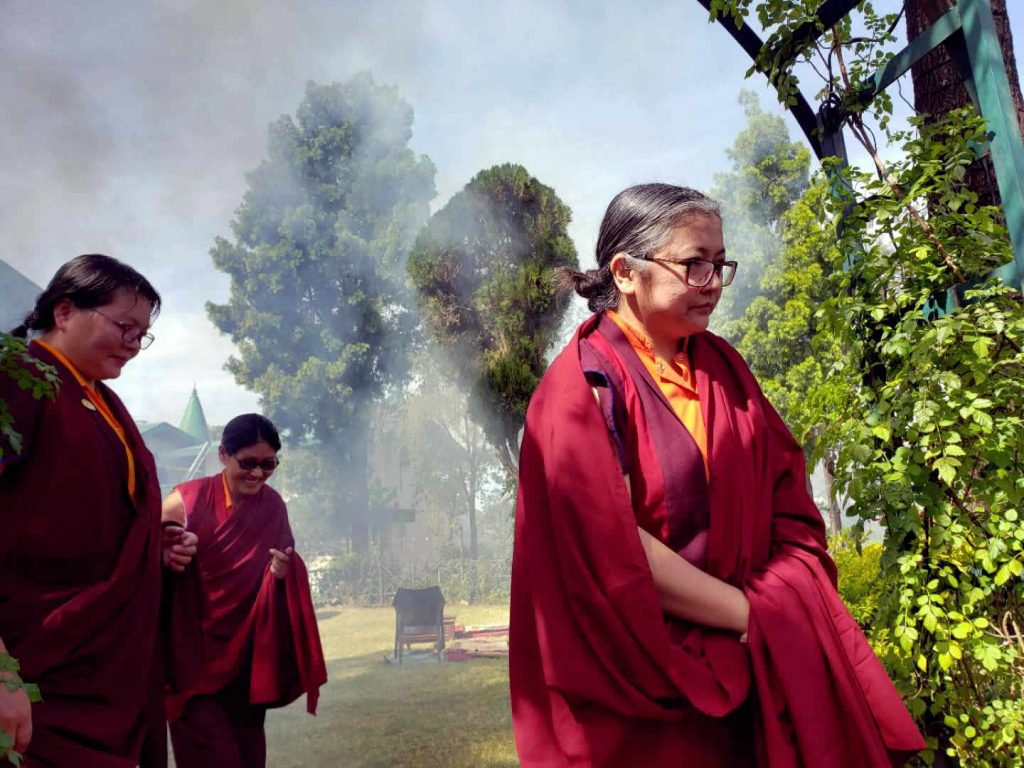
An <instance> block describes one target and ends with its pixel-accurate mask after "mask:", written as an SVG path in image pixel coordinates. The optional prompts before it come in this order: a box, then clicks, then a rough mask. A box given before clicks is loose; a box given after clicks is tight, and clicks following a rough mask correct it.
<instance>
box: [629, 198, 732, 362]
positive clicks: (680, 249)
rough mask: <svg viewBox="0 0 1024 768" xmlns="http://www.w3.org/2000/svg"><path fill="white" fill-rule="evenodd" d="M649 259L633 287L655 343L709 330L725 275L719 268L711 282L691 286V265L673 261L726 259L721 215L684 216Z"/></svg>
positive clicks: (639, 314) (640, 317)
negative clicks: (648, 263)
mask: <svg viewBox="0 0 1024 768" xmlns="http://www.w3.org/2000/svg"><path fill="white" fill-rule="evenodd" d="M650 258H651V261H652V264H651V266H650V268H649V269H648V270H647V271H646V272H645V273H643V274H642V275H638V276H637V279H635V280H634V281H633V283H634V286H635V288H634V289H633V291H632V293H633V301H634V304H635V313H636V315H637V320H639V321H640V323H641V324H642V325H643V327H644V330H646V331H647V334H648V335H649V336H650V337H651V339H652V340H654V341H656V342H657V341H663V342H664V341H668V342H671V343H676V342H678V341H679V339H681V338H683V337H685V336H691V335H692V334H695V333H699V332H701V331H704V330H707V327H708V321H709V319H710V317H711V313H712V312H713V311H714V309H715V306H716V305H717V304H718V299H719V298H720V297H721V295H722V278H721V275H720V274H718V273H716V274H715V275H714V276H713V277H712V278H711V282H709V283H708V284H707V285H705V286H703V287H701V288H692V287H690V286H689V285H687V283H686V279H685V278H686V270H687V268H686V267H685V266H683V265H682V264H674V263H671V262H678V261H686V260H687V259H706V260H708V261H714V262H721V261H724V260H725V244H724V242H723V239H722V222H721V221H720V220H719V218H718V217H717V216H709V215H703V214H701V215H697V216H694V217H692V218H689V219H687V220H685V221H684V222H683V223H682V224H681V225H680V226H678V227H675V228H674V229H673V230H672V236H671V238H670V239H669V241H668V242H667V243H666V244H665V245H663V246H662V247H661V248H659V249H658V250H656V251H655V252H654V253H652V254H651V256H650Z"/></svg>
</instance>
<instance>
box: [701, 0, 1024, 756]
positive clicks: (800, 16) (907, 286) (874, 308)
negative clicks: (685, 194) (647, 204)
mask: <svg viewBox="0 0 1024 768" xmlns="http://www.w3.org/2000/svg"><path fill="white" fill-rule="evenodd" d="M814 5H816V4H812V3H810V2H806V3H805V2H797V3H787V2H783V1H782V0H737V1H736V2H732V1H730V0H713V2H712V6H713V8H714V10H715V11H716V12H720V13H730V14H735V13H740V12H743V11H746V10H748V9H750V8H756V10H757V13H758V16H759V21H760V22H761V25H762V27H763V28H765V29H766V30H767V32H768V35H769V40H768V44H767V45H766V47H765V49H764V51H763V53H762V55H761V56H760V57H759V59H758V62H757V67H758V68H759V69H760V70H761V71H763V72H769V73H771V76H772V79H773V82H774V83H776V85H777V87H778V88H779V92H780V97H781V98H782V100H783V101H787V100H789V99H790V98H791V96H792V93H793V88H795V87H796V85H797V83H796V77H795V75H794V68H793V64H792V61H791V59H792V57H791V56H790V55H789V54H795V58H796V60H797V62H800V61H810V60H812V59H813V60H814V61H815V62H816V63H818V64H820V65H821V66H819V68H818V70H817V71H818V73H819V74H821V75H822V76H823V78H824V83H823V89H822V93H823V95H825V96H827V97H828V98H829V100H830V102H831V104H832V107H833V108H834V109H845V110H846V112H845V120H846V125H847V127H848V128H849V130H850V132H851V133H852V134H853V136H854V138H855V139H856V140H857V141H858V142H859V143H860V144H861V145H862V146H863V147H864V149H865V150H866V152H867V154H868V157H869V158H870V161H871V163H872V165H873V171H874V172H873V173H872V174H868V173H865V172H861V171H859V170H846V171H844V172H842V173H838V170H839V169H837V168H835V167H834V166H831V164H830V167H831V168H832V170H833V171H834V172H836V173H835V175H836V183H835V184H834V185H833V187H832V189H833V195H832V196H831V197H830V211H829V213H830V216H831V218H832V220H833V221H834V222H836V224H837V225H841V226H837V229H836V234H837V238H838V242H839V251H840V253H842V254H843V255H844V257H846V259H845V261H846V266H847V267H848V268H847V269H845V270H844V269H840V268H839V267H840V263H839V262H838V261H837V263H836V264H835V265H834V267H835V268H834V270H833V276H834V278H835V283H834V286H835V291H834V296H833V297H832V298H830V299H829V300H828V301H827V302H826V303H825V304H824V306H823V308H822V310H821V321H820V323H819V327H818V333H819V337H820V338H821V339H823V340H825V341H826V342H827V343H830V344H833V345H835V348H836V350H837V352H838V354H837V355H836V357H835V359H834V360H833V361H832V365H831V368H830V370H829V376H828V377H827V378H826V379H825V380H824V381H822V382H821V383H820V385H819V386H817V387H816V388H815V391H812V392H809V393H808V397H807V402H808V407H809V408H810V407H811V404H813V403H817V404H818V409H819V413H820V417H821V423H822V424H823V425H824V426H825V427H826V429H825V430H824V432H823V434H822V435H821V436H820V439H821V440H822V441H824V442H829V443H831V444H832V445H833V446H836V448H837V451H838V453H837V461H836V480H837V485H838V487H839V488H841V489H842V490H843V491H845V493H846V494H847V495H848V497H849V498H850V499H851V500H852V502H853V504H852V507H851V511H852V512H853V513H854V514H856V515H859V516H860V517H861V518H863V519H864V520H865V521H867V520H875V519H880V520H881V521H882V522H883V525H884V531H885V539H884V542H883V548H884V551H883V554H882V558H881V566H882V578H881V580H880V583H881V584H882V585H883V589H882V590H881V591H880V594H879V602H878V606H877V610H876V612H875V614H874V617H873V619H872V622H871V627H870V637H871V640H872V642H873V644H874V645H875V647H876V649H877V650H878V651H879V653H880V654H881V656H882V658H883V660H884V661H885V663H886V665H887V667H888V668H889V670H890V672H891V673H892V674H893V675H894V677H895V679H896V681H897V684H898V685H899V687H900V688H901V689H902V690H903V691H904V693H905V695H906V696H907V698H908V703H909V705H910V708H911V711H912V712H913V713H914V715H915V716H916V717H918V719H919V722H920V723H921V725H922V727H923V728H924V730H925V733H926V735H927V736H928V739H929V747H930V750H929V751H928V752H926V753H925V754H923V755H922V756H921V758H920V760H919V762H921V763H930V762H931V761H932V760H933V759H935V761H936V764H940V765H950V764H962V765H970V766H981V767H983V768H995V767H996V766H999V767H1002V766H1019V765H1021V764H1022V763H1024V742H1022V741H1021V739H1020V733H1021V730H1022V728H1024V697H1022V696H1021V690H1022V688H1024V635H1022V627H1024V579H1022V578H1021V577H1022V574H1024V522H1022V520H1021V515H1020V510H1021V502H1022V501H1024V483H1021V481H1020V462H1021V456H1022V455H1024V429H1022V427H1024V424H1022V416H1021V410H1022V407H1024V377H1022V376H1021V372H1022V370H1024V369H1022V366H1024V307H1022V304H1021V301H1020V296H1019V294H1017V293H1015V292H1014V291H1012V290H1010V289H1008V288H1006V287H1005V286H1001V285H997V284H984V283H976V284H975V285H974V288H973V290H972V289H970V288H969V289H968V290H967V291H966V298H967V299H968V301H967V302H966V303H965V304H964V305H963V306H961V307H960V308H959V309H958V311H957V312H955V313H953V314H951V315H948V316H945V317H939V318H937V319H936V318H928V317H926V315H925V309H924V308H925V306H926V302H927V300H928V298H929V297H930V296H931V295H932V294H933V293H934V292H936V291H940V290H942V291H944V290H945V289H946V288H948V287H949V286H951V285H953V284H956V283H961V282H963V281H965V280H972V279H975V280H976V279H978V278H981V277H982V276H983V275H984V274H986V273H987V271H988V270H990V269H991V268H992V267H994V266H997V265H1000V264H1003V263H1005V262H1007V261H1009V260H1010V247H1009V240H1008V237H1007V233H1006V229H1005V226H1004V225H1003V223H1002V215H1001V211H1000V210H999V209H998V208H997V207H993V206H986V205H984V204H982V202H983V201H982V200H980V199H979V195H978V193H977V191H975V190H973V189H972V188H971V187H970V186H969V185H968V183H967V181H966V180H967V178H968V167H969V166H970V165H971V164H972V163H973V162H974V160H975V158H976V156H977V148H978V147H981V146H984V145H985V143H986V129H985V127H984V126H983V125H982V124H981V122H980V121H979V120H978V119H977V117H976V116H973V115H972V114H971V113H970V112H969V111H964V110H953V111H951V112H949V113H948V114H947V115H946V116H945V118H944V119H943V120H942V121H934V120H932V119H928V118H926V117H917V118H914V119H913V120H912V121H911V122H912V129H911V130H910V131H906V132H894V131H893V129H892V126H891V125H890V118H891V114H892V111H891V99H890V98H889V97H887V96H883V97H882V98H880V99H876V100H875V101H874V102H873V103H872V104H871V106H870V107H869V108H864V107H863V106H861V105H860V102H859V99H858V96H859V94H860V93H861V92H863V89H864V87H865V84H866V83H868V82H869V78H870V75H871V73H873V72H874V71H875V70H876V69H877V68H878V67H879V66H880V65H881V64H883V63H885V62H887V61H888V60H889V58H890V56H891V54H892V52H893V51H894V49H895V48H896V47H897V46H898V44H899V43H898V41H896V40H895V37H894V30H895V29H896V27H897V26H898V21H899V13H898V12H894V13H892V14H877V13H876V12H875V11H874V9H873V7H872V6H871V5H870V4H862V5H861V6H859V7H858V8H857V12H856V14H855V17H856V18H855V19H845V20H843V21H842V22H840V23H838V24H835V25H834V26H832V27H830V28H829V29H827V30H824V31H823V32H824V34H822V35H821V36H820V37H819V38H817V39H816V40H814V41H813V42H806V43H804V44H800V45H799V46H798V47H797V48H795V49H794V48H793V47H792V46H789V45H787V44H786V43H784V42H782V36H783V35H785V34H786V33H787V32H789V31H791V30H793V29H795V28H798V27H800V25H801V24H803V23H805V22H810V24H811V26H812V28H813V25H814V24H815V21H814V19H813V14H814V11H815V8H814ZM913 5H917V6H920V5H922V3H920V2H918V3H915V4H913ZM855 26H856V28H857V34H856V35H854V34H853V29H854V27H855ZM805 71H809V70H805ZM882 146H885V147H887V150H888V151H887V152H886V155H887V156H892V155H894V154H896V159H895V160H890V159H888V157H886V158H883V156H882V154H881V152H880V147H882ZM824 404H827V407H825V405H824ZM950 761H953V762H952V763H951V762H950Z"/></svg>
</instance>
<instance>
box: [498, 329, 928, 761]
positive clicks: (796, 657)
mask: <svg viewBox="0 0 1024 768" xmlns="http://www.w3.org/2000/svg"><path fill="white" fill-rule="evenodd" d="M597 324H598V318H596V317H594V318H591V319H589V320H588V321H587V322H585V323H584V324H583V325H582V326H581V328H580V330H579V331H578V332H577V335H576V336H575V337H574V338H573V340H572V341H571V342H570V344H569V345H568V346H567V348H566V349H565V350H564V351H563V352H562V353H561V354H560V355H559V356H558V357H557V358H556V360H555V361H554V362H553V363H552V365H551V367H550V368H549V369H548V371H547V373H546V374H545V376H544V378H543V380H542V382H541V384H540V386H539V387H538V389H537V391H536V392H535V394H534V397H533V400H532V401H531V404H530V408H529V410H528V413H527V420H526V429H525V432H524V436H523V446H522V451H521V456H520V482H519V497H518V504H517V514H516V533H515V537H516V538H515V553H514V558H513V572H512V606H511V610H512V617H511V622H512V625H511V630H510V632H511V634H510V659H509V669H510V678H511V695H512V712H513V722H514V726H515V733H516V742H517V748H518V750H519V755H520V759H521V761H522V763H523V765H524V766H528V767H529V766H552V767H554V766H559V767H561V766H570V765H572V766H591V765H593V766H598V765H630V764H645V765H654V766H657V765H666V766H667V765H676V764H680V761H684V762H685V761H686V760H689V762H685V764H687V765H688V766H689V765H692V766H703V765H706V766H714V765H721V764H722V763H720V762H715V758H714V756H713V755H688V752H687V750H688V747H689V744H688V743H687V739H686V737H685V734H686V728H685V727H682V726H684V725H685V724H686V723H688V722H692V721H693V719H694V718H695V717H705V716H710V717H715V718H721V717H725V716H728V715H730V713H734V712H736V711H737V710H738V709H739V708H741V707H743V706H750V707H751V708H752V709H753V720H754V724H753V729H752V732H751V733H747V734H737V738H750V739H752V740H753V741H754V742H755V748H756V752H757V764H758V765H761V766H769V767H770V768H778V767H784V766H785V767H788V766H807V767H809V768H813V767H815V766H829V767H830V768H832V767H837V768H867V767H868V766H872V767H874V766H879V765H888V764H893V765H898V764H900V763H901V762H903V761H904V760H905V759H906V758H907V757H909V755H911V754H912V753H913V752H914V751H916V750H919V749H921V748H923V746H924V744H923V740H922V739H921V736H920V734H919V732H918V731H917V729H916V727H915V726H914V724H913V721H912V720H911V718H910V716H909V715H908V714H907V712H906V709H905V708H904V706H903V703H902V701H901V700H900V697H899V695H898V693H897V692H896V690H895V688H894V687H893V685H892V683H891V682H890V681H889V679H888V677H887V676H886V674H885V670H884V669H883V667H882V666H881V664H880V663H879V662H878V660H877V658H876V657H875V656H874V654H873V653H872V652H871V649H870V647H869V646H868V644H867V641H866V639H865V638H864V636H863V634H862V633H861V632H860V630H859V629H858V628H857V626H856V623H855V622H854V621H853V619H852V618H851V617H850V615H849V613H848V612H847V611H846V609H845V608H844V607H843V606H842V603H841V601H840V600H839V598H838V595H837V594H836V591H835V569H834V566H833V564H832V561H831V559H830V558H829V557H828V554H827V552H826V548H825V542H824V529H823V524H822V521H821V515H820V513H819V512H818V510H817V508H816V507H815V506H814V503H813V501H812V500H811V499H810V498H809V496H808V494H807V491H806V481H805V475H804V464H803V456H802V452H801V451H800V449H799V446H798V445H797V444H796V442H795V441H794V440H793V438H792V436H791V435H790V434H789V432H788V430H787V429H786V427H785V425H784V424H783V423H782V421H781V419H779V417H778V415H777V414H776V413H775V411H774V410H773V409H772V407H771V406H770V405H769V404H768V402H767V401H766V400H765V398H764V396H763V394H762V393H761V391H760V388H759V387H758V385H757V383H756V381H755V380H754V378H753V376H752V375H751V374H750V372H749V370H748V369H747V367H746V365H745V363H744V362H743V361H742V359H741V358H740V357H739V355H738V354H737V353H736V352H735V351H734V350H733V349H732V348H731V347H729V346H728V344H726V343H725V342H724V341H722V340H721V339H718V338H717V337H715V336H714V335H713V334H710V333H702V334H699V335H697V336H694V337H691V339H690V342H689V347H688V349H689V352H690V355H691V364H692V367H693V370H694V373H695V375H696V379H697V388H698V391H699V392H700V396H701V405H702V410H703V413H704V418H705V424H706V427H707V433H708V465H709V480H708V493H709V506H710V515H709V529H708V535H707V543H706V564H705V569H706V570H707V571H708V572H709V573H711V574H712V575H714V576H716V577H718V578H721V579H723V580H725V581H728V582H730V583H732V584H735V585H737V586H740V587H742V588H743V589H744V590H745V591H746V593H747V595H748V597H749V599H750V605H751V620H750V632H749V635H750V644H749V646H748V648H749V651H748V650H747V649H745V648H744V646H742V645H741V644H740V643H739V642H738V640H737V638H736V637H735V635H730V634H729V633H725V632H720V631H716V630H711V629H707V630H703V631H700V632H699V633H696V637H694V636H693V635H692V634H691V635H690V636H688V642H687V643H685V644H677V643H675V642H673V640H672V636H671V635H670V632H669V630H668V622H667V621H666V619H665V617H664V616H663V614H662V612H661V608H660V605H659V602H658V596H657V593H656V590H655V587H654V583H653V580H652V578H651V574H650V569H649V568H648V566H647V561H646V557H645V555H644V552H643V549H642V547H641V545H640V542H639V538H638V536H637V533H636V525H637V520H636V518H635V516H634V513H633V510H632V506H631V501H630V497H629V494H628V492H627V488H626V485H625V481H624V478H623V475H622V468H621V465H620V461H619V457H618V456H617V455H616V452H615V449H614V447H613V445H612V442H611V441H610V440H609V438H608V429H607V426H606V424H605V421H604V418H603V416H602V415H601V411H600V409H599V408H598V407H597V403H595V399H594V394H593V392H592V390H591V386H590V383H588V381H587V380H586V377H585V374H584V372H583V369H582V366H581V363H580V338H581V337H586V336H587V335H588V334H590V333H592V332H593V331H594V328H595V326H596V325H597ZM634 418H643V415H642V414H634ZM752 691H753V692H754V693H755V695H753V696H752V695H751V692H752ZM748 701H749V704H746V702H748ZM674 724H680V727H675V725H674ZM680 734H682V736H681V735H680ZM641 753H642V755H643V757H642V758H641V759H640V762H637V759H638V758H637V755H638V754H641Z"/></svg>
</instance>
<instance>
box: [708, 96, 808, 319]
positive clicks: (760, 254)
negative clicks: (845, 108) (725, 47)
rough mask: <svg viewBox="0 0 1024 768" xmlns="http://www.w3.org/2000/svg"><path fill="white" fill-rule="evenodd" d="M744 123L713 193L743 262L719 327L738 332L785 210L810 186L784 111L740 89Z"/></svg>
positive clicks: (719, 313)
mask: <svg viewBox="0 0 1024 768" xmlns="http://www.w3.org/2000/svg"><path fill="white" fill-rule="evenodd" d="M739 101H740V104H742V105H743V112H744V114H745V116H746V120H747V124H746V127H745V128H744V129H743V130H742V131H741V132H740V133H739V135H737V136H736V139H735V141H734V142H733V145H732V147H730V148H729V149H728V150H726V155H727V156H728V158H729V160H730V162H731V166H732V167H731V168H730V170H729V171H728V172H727V173H720V174H716V175H715V182H714V187H713V188H712V191H711V195H712V197H714V198H715V199H716V200H718V201H719V203H720V204H721V206H722V218H723V221H724V224H725V236H726V249H727V250H728V251H729V253H730V254H731V255H732V256H733V257H734V258H735V259H736V260H737V261H738V262H739V269H738V270H737V273H736V279H735V280H734V281H733V284H732V285H730V286H729V289H728V290H727V291H723V293H722V299H721V301H720V302H719V306H718V308H717V310H716V311H715V317H716V327H720V328H721V331H722V333H723V335H725V336H726V337H727V338H729V339H734V338H736V335H737V331H736V330H734V329H733V328H732V322H733V321H735V320H736V319H737V318H738V317H740V316H741V315H742V314H743V311H744V309H745V308H746V306H747V305H748V304H749V303H750V302H751V301H752V300H753V299H754V297H755V296H757V295H758V294H759V293H760V282H761V279H762V275H763V272H764V270H765V269H766V268H767V267H768V266H769V265H770V264H771V263H772V262H773V261H774V260H775V259H776V258H777V256H778V252H779V248H780V245H781V241H780V226H781V222H782V216H783V214H784V213H785V212H786V211H787V210H788V209H789V208H790V206H792V205H793V203H794V202H796V200H797V199H798V198H799V197H800V195H802V194H803V192H804V190H805V189H806V188H807V175H808V168H809V167H810V152H809V151H808V150H807V148H806V147H804V146H803V145H802V144H798V143H796V142H793V141H792V140H791V138H790V135H789V130H788V129H787V128H786V124H785V122H784V121H783V120H782V118H781V117H778V116H776V115H771V114H768V113H766V112H764V111H763V110H762V109H761V106H760V104H759V103H758V101H757V97H756V96H755V95H754V94H753V93H751V92H749V91H741V92H740V97H739Z"/></svg>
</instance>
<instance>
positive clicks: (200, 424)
mask: <svg viewBox="0 0 1024 768" xmlns="http://www.w3.org/2000/svg"><path fill="white" fill-rule="evenodd" d="M138 425H139V432H141V433H142V439H143V440H145V441H146V447H147V448H149V450H150V451H151V452H152V453H153V457H154V458H155V459H156V471H157V476H158V477H159V479H160V490H161V491H162V492H163V495H165V496H166V495H167V494H168V493H170V491H171V489H172V488H173V487H174V486H175V485H177V484H178V483H183V482H185V481H186V480H192V479H194V478H197V477H205V476H206V475H213V474H216V473H218V472H219V471H220V462H219V461H218V459H217V446H216V445H215V435H214V432H213V430H211V429H210V427H209V426H208V425H207V423H206V416H205V415H204V413H203V404H202V403H201V402H199V393H198V392H197V391H196V388H195V387H194V386H193V387H192V394H191V396H190V397H189V399H188V403H187V404H186V405H185V410H184V412H183V413H182V415H181V421H180V422H179V423H178V426H176V427H175V426H172V425H171V424H168V423H167V422H166V421H159V422H147V421H140V422H138Z"/></svg>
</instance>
